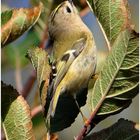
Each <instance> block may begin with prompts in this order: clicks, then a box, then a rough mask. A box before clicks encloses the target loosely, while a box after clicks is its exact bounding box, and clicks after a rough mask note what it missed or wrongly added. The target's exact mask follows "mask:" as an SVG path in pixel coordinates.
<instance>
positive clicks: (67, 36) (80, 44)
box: [48, 0, 96, 117]
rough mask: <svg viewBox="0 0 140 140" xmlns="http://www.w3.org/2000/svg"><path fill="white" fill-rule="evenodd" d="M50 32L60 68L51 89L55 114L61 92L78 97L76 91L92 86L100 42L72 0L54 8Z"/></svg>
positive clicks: (53, 112)
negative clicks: (95, 39) (91, 80)
mask: <svg viewBox="0 0 140 140" xmlns="http://www.w3.org/2000/svg"><path fill="white" fill-rule="evenodd" d="M48 32H49V37H50V39H51V40H52V41H53V45H52V52H51V57H52V58H53V60H54V61H52V63H53V64H54V63H55V69H56V73H55V74H53V75H55V76H54V78H53V80H52V82H51V86H50V87H51V89H49V92H50V93H49V94H51V95H52V100H51V103H50V107H49V112H48V113H49V114H50V115H51V116H52V117H53V116H54V114H55V111H56V106H57V103H58V99H59V96H60V95H62V94H69V95H72V96H73V97H74V99H75V100H76V93H77V92H78V91H79V90H80V89H82V88H86V87H88V83H89V80H90V78H91V77H92V75H94V73H95V69H96V45H95V41H94V38H93V35H92V33H91V31H90V30H89V29H88V27H87V26H86V25H85V24H84V23H83V21H82V20H81V18H80V16H79V13H78V10H77V9H76V7H75V6H74V4H73V2H72V0H67V1H64V2H62V3H61V4H60V5H58V6H57V7H56V8H55V9H54V10H53V12H52V13H51V15H50V17H49V20H48ZM53 64H52V65H53ZM53 69H54V65H53ZM76 104H77V102H76Z"/></svg>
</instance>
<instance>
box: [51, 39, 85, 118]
mask: <svg viewBox="0 0 140 140" xmlns="http://www.w3.org/2000/svg"><path fill="white" fill-rule="evenodd" d="M85 45H86V41H85V39H80V40H78V41H77V42H76V43H75V44H74V45H73V47H72V49H71V50H69V51H67V52H66V53H65V54H64V55H63V57H62V58H61V60H60V61H59V62H58V64H57V75H56V78H55V81H54V87H53V98H52V101H51V105H50V112H49V113H50V114H51V116H53V115H54V114H55V110H56V106H57V102H58V99H59V96H60V94H61V92H65V87H63V89H62V87H59V84H60V82H61V81H62V79H63V77H64V76H65V74H66V73H67V71H68V69H69V67H70V65H71V64H72V63H73V61H74V60H75V59H76V57H78V55H79V54H80V53H81V52H82V50H83V49H84V47H85ZM56 88H57V91H56ZM61 90H63V91H61Z"/></svg>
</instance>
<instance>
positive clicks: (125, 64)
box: [90, 30, 139, 123]
mask: <svg viewBox="0 0 140 140" xmlns="http://www.w3.org/2000/svg"><path fill="white" fill-rule="evenodd" d="M136 50H137V51H138V34H137V33H135V32H134V31H130V30H125V31H123V32H121V33H120V35H119V36H118V38H117V39H116V41H115V42H114V45H113V48H112V51H111V52H110V55H109V56H108V57H107V60H106V62H105V64H104V66H103V68H102V70H101V72H100V74H99V77H98V79H97V81H96V82H95V85H94V87H93V90H92V93H91V94H92V95H91V98H90V101H91V108H92V110H93V112H94V115H95V114H96V116H95V118H93V122H94V120H95V122H96V123H98V122H99V121H100V120H98V121H96V118H98V117H99V116H100V115H105V117H106V115H109V114H110V115H111V114H112V113H113V114H114V113H115V114H116V113H118V112H120V111H122V110H123V109H125V108H126V107H128V106H129V104H130V103H131V100H132V98H134V97H135V96H136V95H137V94H138V83H139V79H138V77H139V75H138V71H137V70H138V63H139V61H138V58H139V55H138V53H136ZM128 58H129V59H128ZM129 60H131V61H129ZM131 71H133V72H131ZM102 118H103V116H102Z"/></svg>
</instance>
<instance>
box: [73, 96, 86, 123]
mask: <svg viewBox="0 0 140 140" xmlns="http://www.w3.org/2000/svg"><path fill="white" fill-rule="evenodd" d="M74 100H75V103H76V105H77V107H78V109H79V111H80V114H81V116H82V119H83V122H84V123H86V122H87V118H86V117H85V116H84V114H83V112H82V111H81V109H80V107H79V104H78V102H77V100H76V97H74Z"/></svg>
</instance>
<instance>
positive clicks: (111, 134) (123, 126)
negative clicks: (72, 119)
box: [84, 119, 139, 140]
mask: <svg viewBox="0 0 140 140" xmlns="http://www.w3.org/2000/svg"><path fill="white" fill-rule="evenodd" d="M135 125H136V124H135V123H134V122H131V121H128V120H124V119H119V120H118V122H117V123H115V124H113V125H112V126H110V127H108V128H106V129H103V130H101V131H99V132H96V133H92V134H90V135H89V136H87V137H86V138H84V140H92V139H94V140H118V139H119V140H138V139H139V131H138V130H137V129H136V128H135Z"/></svg>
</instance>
